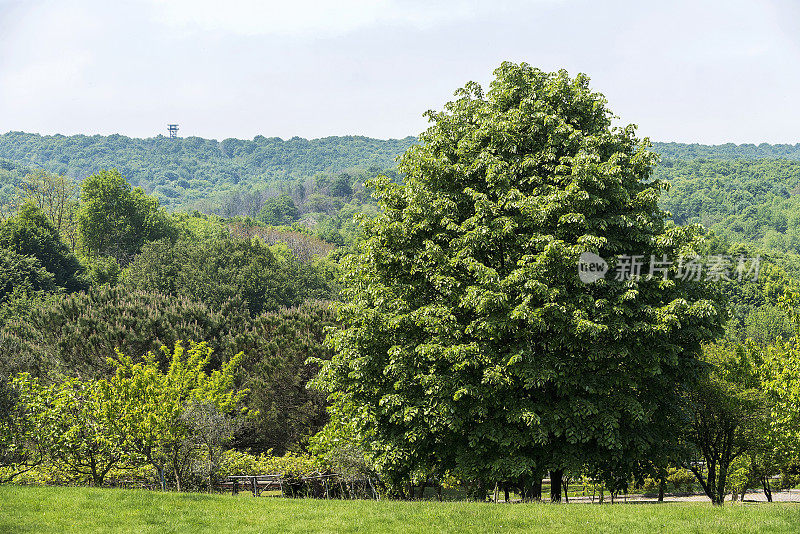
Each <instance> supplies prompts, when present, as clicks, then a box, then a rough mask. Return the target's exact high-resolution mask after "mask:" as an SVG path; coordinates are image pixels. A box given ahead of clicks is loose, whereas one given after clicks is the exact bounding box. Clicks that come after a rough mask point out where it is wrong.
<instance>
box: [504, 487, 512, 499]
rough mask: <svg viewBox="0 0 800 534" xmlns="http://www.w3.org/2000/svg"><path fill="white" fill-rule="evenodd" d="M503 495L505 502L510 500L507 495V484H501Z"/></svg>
mask: <svg viewBox="0 0 800 534" xmlns="http://www.w3.org/2000/svg"><path fill="white" fill-rule="evenodd" d="M503 495H504V496H505V498H506V502H511V500H510V499H509V497H508V484H503Z"/></svg>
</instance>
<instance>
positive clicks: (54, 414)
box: [0, 63, 800, 504]
mask: <svg viewBox="0 0 800 534" xmlns="http://www.w3.org/2000/svg"><path fill="white" fill-rule="evenodd" d="M496 76H497V79H496V80H495V81H494V82H493V83H492V86H491V89H490V91H489V92H488V93H483V91H482V89H481V88H480V87H477V86H476V85H470V86H468V87H466V88H464V89H463V90H462V92H460V93H459V94H460V95H461V98H460V99H458V100H456V101H455V102H451V103H450V104H448V106H447V107H446V109H445V111H443V112H441V113H439V114H436V115H434V116H432V125H431V127H430V129H429V130H428V131H426V132H425V133H424V134H423V135H422V136H420V137H419V138H413V137H408V138H405V139H402V140H388V141H383V140H376V139H368V138H363V137H335V138H326V139H317V140H305V139H300V138H293V139H290V140H288V141H284V140H281V139H278V138H264V137H257V138H255V139H254V140H252V141H243V140H235V139H226V140H224V141H222V142H217V141H215V140H205V139H200V138H184V139H180V138H179V139H169V138H164V137H157V138H151V139H132V138H127V137H123V136H119V135H114V136H107V137H102V136H91V137H87V136H60V135H56V136H39V135H36V134H25V133H19V132H11V133H8V134H5V135H3V136H0V158H2V159H0V205H2V213H0V408H2V412H0V415H2V417H0V481H3V480H10V479H14V478H16V479H17V480H23V481H27V482H42V483H76V482H78V483H91V484H94V485H101V484H104V483H106V481H107V480H109V479H112V480H118V479H121V478H124V477H134V478H137V479H139V480H142V481H144V482H146V483H148V484H156V485H160V486H161V487H162V488H165V489H166V488H174V489H177V490H179V491H181V490H185V489H199V488H205V489H208V490H213V487H214V484H215V481H216V480H217V478H218V477H220V476H223V475H226V474H227V475H230V474H240V473H244V472H248V473H258V472H261V473H263V472H267V471H269V472H275V473H278V474H281V475H284V476H286V477H295V478H296V477H299V476H301V475H307V474H310V473H312V472H317V473H319V472H323V471H327V472H334V473H336V474H337V476H342V477H348V478H347V479H348V480H350V481H351V482H352V481H353V480H370V481H372V480H374V481H375V482H376V484H378V489H377V490H376V489H375V488H374V487H373V488H372V491H373V492H377V491H380V492H381V493H383V494H385V495H387V496H391V497H399V498H414V497H415V496H422V495H424V491H425V488H426V487H427V486H428V485H431V486H438V488H439V489H440V490H441V488H442V487H443V486H450V487H459V488H461V490H462V491H463V492H464V495H467V496H470V497H472V498H478V499H483V498H485V496H486V494H487V492H488V491H490V490H491V488H495V492H497V491H499V488H501V487H502V488H504V489H505V490H506V491H511V490H513V491H515V492H517V494H518V495H520V496H521V498H523V499H525V500H540V499H541V498H542V494H541V493H542V479H543V477H545V476H546V475H547V473H549V474H550V480H551V492H552V493H551V498H552V499H553V500H560V498H561V497H560V495H561V493H560V492H561V484H562V483H563V484H564V486H566V485H567V484H568V481H569V480H577V479H579V478H582V479H586V480H591V481H592V484H594V483H598V484H600V485H601V486H602V487H603V488H605V489H607V490H608V491H610V492H611V493H612V495H613V494H615V493H617V492H621V491H626V490H627V489H628V487H629V486H632V485H636V486H639V487H648V488H650V489H653V488H658V489H659V490H660V492H661V494H662V497H663V492H664V489H665V488H666V487H667V486H668V485H671V487H672V488H673V489H678V488H680V487H682V486H684V485H686V483H687V482H686V481H687V479H691V478H694V479H695V480H696V481H697V483H698V484H699V485H700V487H701V488H702V489H703V491H704V492H705V493H706V494H707V495H708V497H709V498H710V499H711V500H712V502H714V503H715V504H721V502H722V499H723V498H724V495H725V494H726V493H730V492H735V493H737V494H741V493H742V492H744V491H746V490H747V488H748V487H752V486H753V484H755V483H760V484H762V485H763V486H764V491H765V493H767V492H769V487H770V486H769V484H770V482H769V480H770V478H771V477H774V476H777V475H780V476H781V477H782V482H781V484H783V483H785V484H787V485H790V486H791V485H792V484H795V483H796V482H797V481H798V474H800V467H798V466H800V450H798V448H797V443H798V441H797V439H796V429H797V421H800V413H799V412H798V411H797V406H798V405H800V402H799V401H798V391H800V388H798V387H797V384H800V375H798V369H800V363H798V362H800V349H798V347H799V346H800V345H799V344H798V341H797V338H796V337H795V335H796V332H797V331H798V325H799V324H800V321H799V320H798V314H797V312H796V310H797V306H798V305H800V283H798V279H799V278H798V276H799V275H800V260H798V259H799V258H800V202H798V201H797V198H798V193H800V145H765V144H762V145H758V146H756V145H738V146H737V145H732V144H728V145H719V146H705V145H688V144H676V143H656V144H655V145H654V146H653V148H652V150H649V149H648V147H647V143H646V142H644V141H641V140H639V139H638V138H636V137H635V135H634V133H633V130H632V129H612V128H611V127H610V124H611V122H610V120H611V119H610V117H611V113H610V111H609V110H607V109H606V108H605V107H604V104H603V102H604V100H603V99H602V95H598V94H596V93H592V92H591V91H590V90H589V89H588V85H587V84H588V81H587V80H586V79H585V78H583V77H578V78H577V79H575V80H569V79H566V78H565V76H566V74H565V73H563V72H560V73H543V72H541V71H538V70H536V69H532V68H530V67H529V66H527V65H524V64H523V65H514V64H509V63H506V64H503V66H501V68H500V69H498V70H497V72H496ZM542 86H544V87H546V88H548V90H547V91H544V92H543V93H541V94H543V95H546V96H536V95H537V94H538V93H535V91H534V90H533V89H532V88H533V87H542ZM508 95H523V96H524V98H522V97H519V98H516V97H515V98H510V97H509V96H508ZM526 99H527V100H526ZM533 101H535V105H536V106H538V107H537V109H539V110H540V111H539V112H537V113H527V112H526V113H522V112H521V111H520V110H522V109H523V108H524V106H526V105H528V104H526V103H525V102H529V103H530V102H533ZM587 103H588V105H587ZM477 116H481V117H484V118H487V117H488V119H486V120H483V119H482V120H481V121H478V120H477V119H476V117H477ZM520 146H523V147H527V148H526V149H525V150H524V151H520V150H519V147H520ZM511 178H513V180H512V179H511ZM587 251H592V252H593V253H598V254H602V255H603V257H605V258H607V259H608V260H609V263H610V264H611V266H612V267H614V268H619V267H620V265H619V263H618V262H619V260H615V259H614V255H619V254H621V253H630V254H634V255H638V256H637V257H641V258H648V259H649V264H650V265H649V267H650V268H651V269H652V268H653V264H654V263H655V261H656V260H655V259H654V258H667V257H669V258H673V259H674V260H675V261H674V262H671V263H670V267H668V268H663V267H662V271H663V275H664V277H663V279H659V278H658V277H653V276H652V273H653V271H652V270H651V276H649V277H648V276H642V277H629V278H624V277H621V278H618V279H617V280H613V281H612V280H610V279H609V280H602V281H600V282H599V283H597V284H595V285H590V284H584V283H583V282H581V281H580V280H579V279H578V277H577V276H575V271H576V265H577V262H578V258H579V256H580V255H581V253H583V252H587ZM686 258H689V260H690V263H694V264H697V262H698V261H700V258H705V259H706V260H708V261H711V260H712V259H715V261H716V262H717V265H718V267H719V266H720V265H722V264H723V263H724V264H725V268H724V269H723V270H722V271H717V272H718V274H719V273H724V274H725V276H717V277H716V278H713V277H701V276H699V275H698V276H697V277H695V278H692V277H691V276H689V277H687V276H686V269H685V268H684V267H685V263H684V260H685V259H686ZM736 258H739V259H740V260H741V261H743V259H744V258H749V259H750V260H752V261H751V271H750V273H749V274H751V275H752V277H751V278H747V279H743V277H742V276H741V274H742V273H741V271H740V272H739V274H738V277H737V274H736V272H735V271H734V270H733V267H732V265H733V263H734V260H735V259H736ZM615 262H617V263H615ZM726 262H727V263H726ZM753 266H757V268H755V267H753ZM754 269H755V270H754ZM697 272H698V273H699V271H697ZM681 273H682V274H683V277H682V278H680V277H679V276H678V275H680V274H681ZM668 275H669V276H672V277H673V278H672V279H669V280H668V279H667V277H668ZM728 275H730V276H728ZM787 340H788V341H787ZM656 414H657V416H656ZM717 439H721V440H723V441H725V442H726V443H729V444H730V446H727V445H726V446H725V447H719V446H718V445H719V443H717V442H714V441H713V440H717ZM765 444H767V445H765ZM698 466H702V467H698ZM370 483H371V482H370ZM287 487H290V486H287ZM364 487H366V486H364ZM287 491H289V490H287ZM291 491H294V490H291Z"/></svg>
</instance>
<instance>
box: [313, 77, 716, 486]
mask: <svg viewBox="0 0 800 534" xmlns="http://www.w3.org/2000/svg"><path fill="white" fill-rule="evenodd" d="M588 82H589V80H588V78H587V77H586V76H584V75H578V76H577V77H575V78H570V77H569V76H568V75H567V73H566V72H564V71H559V72H556V73H546V72H542V71H540V70H537V69H535V68H532V67H530V66H528V65H527V64H520V65H515V64H512V63H504V64H503V65H502V66H501V67H500V68H499V69H497V70H496V71H495V79H494V81H493V82H492V83H491V87H490V90H489V91H488V93H484V92H483V90H482V88H481V87H480V86H479V85H478V84H476V83H469V84H467V85H466V86H465V87H464V88H463V89H460V90H459V91H457V92H456V96H457V97H458V98H457V99H456V100H455V101H453V102H450V103H448V104H447V105H446V106H445V109H444V110H443V111H441V112H429V113H428V118H429V119H430V121H431V122H432V125H431V126H430V128H429V129H428V130H427V131H426V132H425V133H423V134H422V136H421V137H420V144H419V145H415V146H413V147H412V148H410V149H409V150H408V151H407V152H406V153H405V155H404V156H403V157H402V158H401V160H400V171H401V172H402V173H403V175H404V177H405V179H404V184H403V185H397V184H394V183H391V182H390V181H389V180H386V179H384V180H382V181H378V182H377V183H376V184H375V185H376V188H377V196H378V197H379V199H380V206H381V208H382V212H381V213H380V214H379V215H378V216H377V217H376V218H375V219H374V220H373V221H372V222H370V223H368V225H367V228H366V235H367V237H366V242H365V243H364V244H363V246H362V247H361V248H360V251H359V252H360V253H359V254H357V255H355V256H353V257H351V258H349V260H348V263H347V274H346V275H345V284H346V289H345V290H344V292H343V301H344V302H343V304H341V305H340V307H339V312H340V319H341V321H342V322H343V329H342V330H341V331H339V332H337V333H336V334H335V335H334V336H333V345H334V347H335V350H336V354H335V356H334V358H333V360H332V361H331V362H330V363H328V364H327V365H326V366H325V368H324V370H323V372H322V374H321V380H320V382H321V383H322V384H324V385H325V386H327V388H328V390H329V391H330V392H331V393H332V399H334V400H335V402H337V403H338V404H339V405H340V406H342V407H343V410H342V411H341V412H340V413H344V414H346V415H345V417H347V418H352V419H353V420H355V421H356V422H357V423H358V424H359V425H360V430H361V432H362V433H365V434H362V435H366V433H368V434H369V436H370V442H371V444H372V449H373V451H374V453H375V456H376V461H377V463H378V465H379V466H380V467H381V469H383V470H384V472H386V473H389V474H390V476H392V477H394V478H393V480H394V481H395V482H399V481H406V480H409V478H410V477H412V476H413V475H414V473H415V472H423V473H430V472H435V473H440V474H441V473H446V472H458V473H460V474H461V475H462V476H467V477H472V478H474V479H477V480H480V479H487V478H489V477H491V479H493V480H515V481H520V480H525V479H528V480H533V479H534V478H536V477H538V478H539V479H541V476H542V474H543V473H544V472H545V471H546V470H551V471H552V472H553V473H554V475H553V476H555V477H556V478H557V475H559V474H560V473H561V470H563V469H565V468H568V467H573V466H579V465H581V466H589V470H590V471H593V472H595V473H597V474H600V475H602V476H605V477H606V479H610V478H611V477H612V475H613V474H616V475H615V476H618V475H620V474H622V473H625V472H629V471H630V469H631V465H632V463H634V462H636V461H637V459H638V458H640V457H641V456H642V455H643V454H645V453H646V451H647V450H649V449H650V448H651V447H653V446H654V445H656V444H657V443H658V442H659V440H661V439H664V438H665V436H667V435H669V432H670V423H671V422H674V420H673V419H672V417H673V416H672V415H671V414H675V412H676V409H677V407H678V405H679V403H680V400H679V395H680V391H679V388H680V385H682V384H686V383H687V382H691V381H692V380H693V376H694V375H695V373H696V371H697V368H698V356H699V351H700V343H701V342H702V341H703V340H707V339H711V338H712V337H713V336H714V335H715V334H717V333H718V331H719V325H720V321H721V319H722V315H723V313H722V309H721V306H720V305H719V304H718V303H717V301H716V295H715V293H714V292H713V291H711V290H710V289H709V288H708V287H707V286H706V285H705V284H702V283H699V284H698V283H694V282H688V281H684V280H680V279H676V278H675V277H672V278H669V279H664V278H662V277H660V276H659V277H655V278H651V277H647V276H644V277H641V278H637V277H631V278H630V279H627V280H626V279H623V280H619V281H616V280H613V279H609V280H605V279H604V280H600V281H598V282H596V283H595V284H591V285H589V284H583V283H582V282H581V281H580V280H579V278H578V276H577V263H578V259H579V257H580V255H581V254H582V253H584V252H592V253H595V254H598V255H600V256H602V257H604V258H608V259H609V264H610V268H611V269H612V271H613V270H614V269H615V268H616V267H617V266H618V263H619V262H617V261H616V260H615V259H614V257H615V256H616V255H623V254H629V255H641V256H643V257H644V258H650V257H651V255H652V256H653V257H656V258H662V257H664V256H668V257H670V258H677V257H678V256H679V255H680V254H681V253H688V252H691V251H692V248H691V247H692V245H693V243H694V242H695V241H696V236H697V229H693V228H676V227H669V226H668V225H667V223H666V221H665V213H664V212H662V211H661V210H660V209H659V208H658V205H657V202H658V197H659V192H660V191H661V189H662V187H663V186H662V183H661V182H659V181H653V180H652V166H653V165H654V163H655V161H656V155H655V154H653V153H652V152H649V151H648V150H647V143H646V142H642V141H639V140H638V139H637V138H636V137H635V135H634V127H632V126H628V127H626V128H612V127H611V116H612V115H611V112H610V111H609V110H608V108H607V107H606V102H605V99H604V98H603V97H602V95H600V94H598V93H595V92H592V91H591V90H590V88H589V85H588ZM644 272H646V271H644ZM609 278H612V277H609ZM672 430H673V431H674V428H673V429H672ZM555 485H557V484H555V483H554V486H555ZM558 491H560V490H558Z"/></svg>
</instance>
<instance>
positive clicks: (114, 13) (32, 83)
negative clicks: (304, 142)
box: [0, 0, 800, 143]
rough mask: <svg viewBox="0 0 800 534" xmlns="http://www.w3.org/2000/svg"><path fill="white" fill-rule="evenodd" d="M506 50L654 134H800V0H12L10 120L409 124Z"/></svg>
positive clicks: (224, 133) (397, 127)
mask: <svg viewBox="0 0 800 534" xmlns="http://www.w3.org/2000/svg"><path fill="white" fill-rule="evenodd" d="M503 60H512V61H517V62H520V61H526V62H528V63H530V64H532V65H534V66H537V67H540V68H542V69H546V70H556V69H559V68H566V69H567V70H568V71H569V72H570V73H571V74H575V73H577V72H585V73H586V74H588V75H589V76H590V77H591V78H592V86H593V88H594V89H595V90H596V91H599V92H602V93H603V94H605V95H606V97H607V98H608V100H609V105H610V107H611V109H612V110H613V111H614V113H615V114H616V115H618V116H620V119H621V122H625V123H629V122H633V123H636V124H638V125H639V133H640V135H642V136H649V137H650V138H651V139H653V140H658V141H681V142H700V143H724V142H735V143H745V142H752V143H759V142H770V143H797V142H800V102H799V101H798V99H800V1H798V0H762V1H737V0H720V1H704V0H690V1H682V0H677V1H658V2H656V1H653V2H649V1H641V0H640V1H612V2H607V1H579V0H529V1H526V2H523V1H513V0H508V1H505V0H494V1H486V2H485V1H477V0H476V1H463V2H458V1H454V0H453V1H450V0H447V1H442V2H436V1H435V0H433V1H425V0H398V1H391V0H375V1H366V0H336V1H332V2H319V1H312V0H285V1H284V2H280V3H278V2H270V1H256V0H225V1H207V0H163V1H162V0H149V1H148V0H142V1H138V2H134V1H129V2H126V1H124V0H123V1H109V0H106V1H102V2H89V1H74V2H73V1H69V0H66V1H64V0H61V1H53V2H41V1H19V0H0V132H6V131H9V130H22V131H28V132H39V133H42V134H52V133H63V134H73V133H86V134H94V133H100V134H110V133H121V134H124V135H129V136H136V137H150V136H154V135H157V134H159V133H166V124H167V123H168V122H177V123H180V128H181V130H180V134H181V136H189V135H198V136H202V137H210V138H216V139H224V138H226V137H238V138H252V137H254V136H255V135H264V136H267V137H270V136H279V137H283V138H289V137H292V136H295V135H297V136H301V137H308V138H314V137H325V136H329V135H349V134H352V135H367V136H371V137H380V138H389V137H394V138H398V137H405V136H406V135H416V134H418V133H419V132H420V131H422V130H424V129H425V127H426V122H425V119H423V117H422V113H423V112H424V111H425V110H427V109H440V108H441V107H442V105H443V104H444V103H445V102H446V101H447V100H449V99H450V98H451V96H452V93H453V91H454V90H455V89H457V88H458V87H461V86H463V85H464V83H466V82H467V81H469V80H475V81H478V82H480V83H482V84H488V82H489V81H490V80H491V77H492V70H493V69H494V68H495V67H497V66H498V65H499V64H500V63H501V62H502V61H503Z"/></svg>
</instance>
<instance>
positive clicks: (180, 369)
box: [100, 343, 247, 491]
mask: <svg viewBox="0 0 800 534" xmlns="http://www.w3.org/2000/svg"><path fill="white" fill-rule="evenodd" d="M162 353H163V356H164V357H165V358H166V359H167V360H168V361H169V367H168V368H167V371H166V372H164V371H162V369H161V366H160V364H159V360H160V358H158V357H157V356H156V355H155V354H153V353H152V352H151V353H148V355H147V356H146V357H145V358H144V361H142V362H139V363H134V360H133V359H132V358H130V357H129V356H125V355H123V354H122V353H120V352H117V357H116V358H114V359H112V362H113V363H114V365H115V366H116V368H117V370H116V374H115V375H114V377H113V378H112V379H111V380H109V381H102V382H100V385H101V388H102V390H103V395H104V397H105V398H106V399H108V402H107V403H106V404H105V405H104V412H105V413H104V414H105V416H106V417H107V418H108V419H109V420H110V421H113V425H114V426H113V428H112V435H113V436H115V437H116V439H119V440H121V441H122V443H123V447H124V448H125V449H126V450H127V451H129V453H130V454H132V455H135V456H139V457H141V458H143V459H144V460H146V461H147V463H149V464H150V465H152V466H153V467H154V468H155V469H156V471H157V472H158V473H159V478H160V480H161V484H162V488H163V487H165V486H166V481H165V479H164V472H165V470H166V468H167V466H169V467H170V468H171V469H172V473H173V475H174V477H175V485H176V487H177V489H178V491H181V489H182V487H185V481H186V475H187V470H188V468H189V461H190V460H191V458H192V455H193V453H195V452H196V448H197V441H196V439H192V438H193V435H194V434H195V433H196V429H195V428H192V425H191V424H190V422H189V420H187V418H185V417H184V415H185V414H186V412H187V410H188V409H189V408H190V407H191V406H192V405H194V404H197V403H200V404H205V403H208V404H210V405H212V406H213V407H214V408H215V409H216V410H217V411H218V412H219V413H220V414H227V415H230V416H234V415H236V414H237V413H238V408H239V403H240V402H241V400H242V398H243V397H244V395H245V394H246V393H247V390H235V389H234V381H235V375H236V372H237V367H238V366H239V365H240V363H241V360H242V357H243V356H244V355H243V353H239V354H237V355H236V356H234V357H233V358H231V359H230V360H229V361H228V362H227V363H225V364H224V365H223V366H222V367H221V368H220V369H219V370H215V371H212V372H210V373H208V372H206V368H207V366H208V364H209V362H210V361H211V354H212V350H211V349H210V348H209V347H208V346H207V345H206V344H205V343H199V344H196V343H190V346H189V348H188V350H187V349H185V348H184V347H183V345H182V344H181V343H176V344H175V348H174V351H171V350H170V349H168V348H166V347H164V348H163V349H162Z"/></svg>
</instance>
